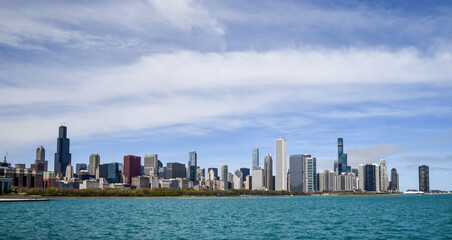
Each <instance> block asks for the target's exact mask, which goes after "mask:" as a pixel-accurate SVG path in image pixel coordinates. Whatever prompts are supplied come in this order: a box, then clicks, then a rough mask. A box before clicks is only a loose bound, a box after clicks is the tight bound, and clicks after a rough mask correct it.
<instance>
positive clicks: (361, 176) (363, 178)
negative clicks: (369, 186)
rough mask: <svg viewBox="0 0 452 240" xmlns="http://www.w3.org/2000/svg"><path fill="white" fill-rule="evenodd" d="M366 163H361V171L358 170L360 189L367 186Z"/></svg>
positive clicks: (362, 189)
mask: <svg viewBox="0 0 452 240" xmlns="http://www.w3.org/2000/svg"><path fill="white" fill-rule="evenodd" d="M365 173H366V172H365V165H364V164H359V171H358V189H359V190H361V191H364V190H365V188H364V187H365V186H366V176H365Z"/></svg>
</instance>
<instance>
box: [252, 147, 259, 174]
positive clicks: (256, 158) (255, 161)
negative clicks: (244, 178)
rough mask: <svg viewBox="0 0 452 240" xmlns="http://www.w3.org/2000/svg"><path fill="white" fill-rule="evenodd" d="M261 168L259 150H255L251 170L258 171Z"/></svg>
mask: <svg viewBox="0 0 452 240" xmlns="http://www.w3.org/2000/svg"><path fill="white" fill-rule="evenodd" d="M257 167H259V148H255V149H253V162H252V168H251V169H257Z"/></svg>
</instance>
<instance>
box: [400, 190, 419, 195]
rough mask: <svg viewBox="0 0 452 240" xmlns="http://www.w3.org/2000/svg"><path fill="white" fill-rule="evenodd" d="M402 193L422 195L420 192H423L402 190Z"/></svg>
mask: <svg viewBox="0 0 452 240" xmlns="http://www.w3.org/2000/svg"><path fill="white" fill-rule="evenodd" d="M403 194H405V195H422V194H424V192H422V191H416V190H406V191H405V192H403Z"/></svg>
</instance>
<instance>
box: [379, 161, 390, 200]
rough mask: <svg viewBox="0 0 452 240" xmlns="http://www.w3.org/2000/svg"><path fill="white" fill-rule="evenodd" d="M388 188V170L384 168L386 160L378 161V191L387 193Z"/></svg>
mask: <svg viewBox="0 0 452 240" xmlns="http://www.w3.org/2000/svg"><path fill="white" fill-rule="evenodd" d="M388 188H389V181H388V169H387V168H386V160H384V159H381V160H380V191H382V192H387V191H388Z"/></svg>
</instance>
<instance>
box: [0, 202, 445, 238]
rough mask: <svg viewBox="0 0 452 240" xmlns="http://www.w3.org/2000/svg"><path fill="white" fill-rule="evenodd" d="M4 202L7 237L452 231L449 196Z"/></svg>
mask: <svg viewBox="0 0 452 240" xmlns="http://www.w3.org/2000/svg"><path fill="white" fill-rule="evenodd" d="M0 206H1V207H0V214H1V216H2V220H3V223H2V227H1V232H2V236H1V237H0V238H2V239H16V238H19V239H86V238H89V239H105V238H110V239H112V238H119V239H126V238H140V239H143V238H146V239H149V238H179V239H181V238H182V239H196V238H201V239H205V238H211V239H213V238H219V239H231V238H241V239H245V238H246V239H249V238H256V239H262V238H266V239H278V238H279V239H282V238H284V239H296V238H298V239H312V238H317V239H325V238H354V239H432V238H443V239H447V238H449V239H450V238H452V230H451V229H452V195H424V196H401V195H395V196H390V195H387V196H319V197H313V196H304V197H210V198H198V197H185V198H184V197H182V198H58V199H52V200H51V201H48V202H16V203H3V204H1V205H0Z"/></svg>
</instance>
